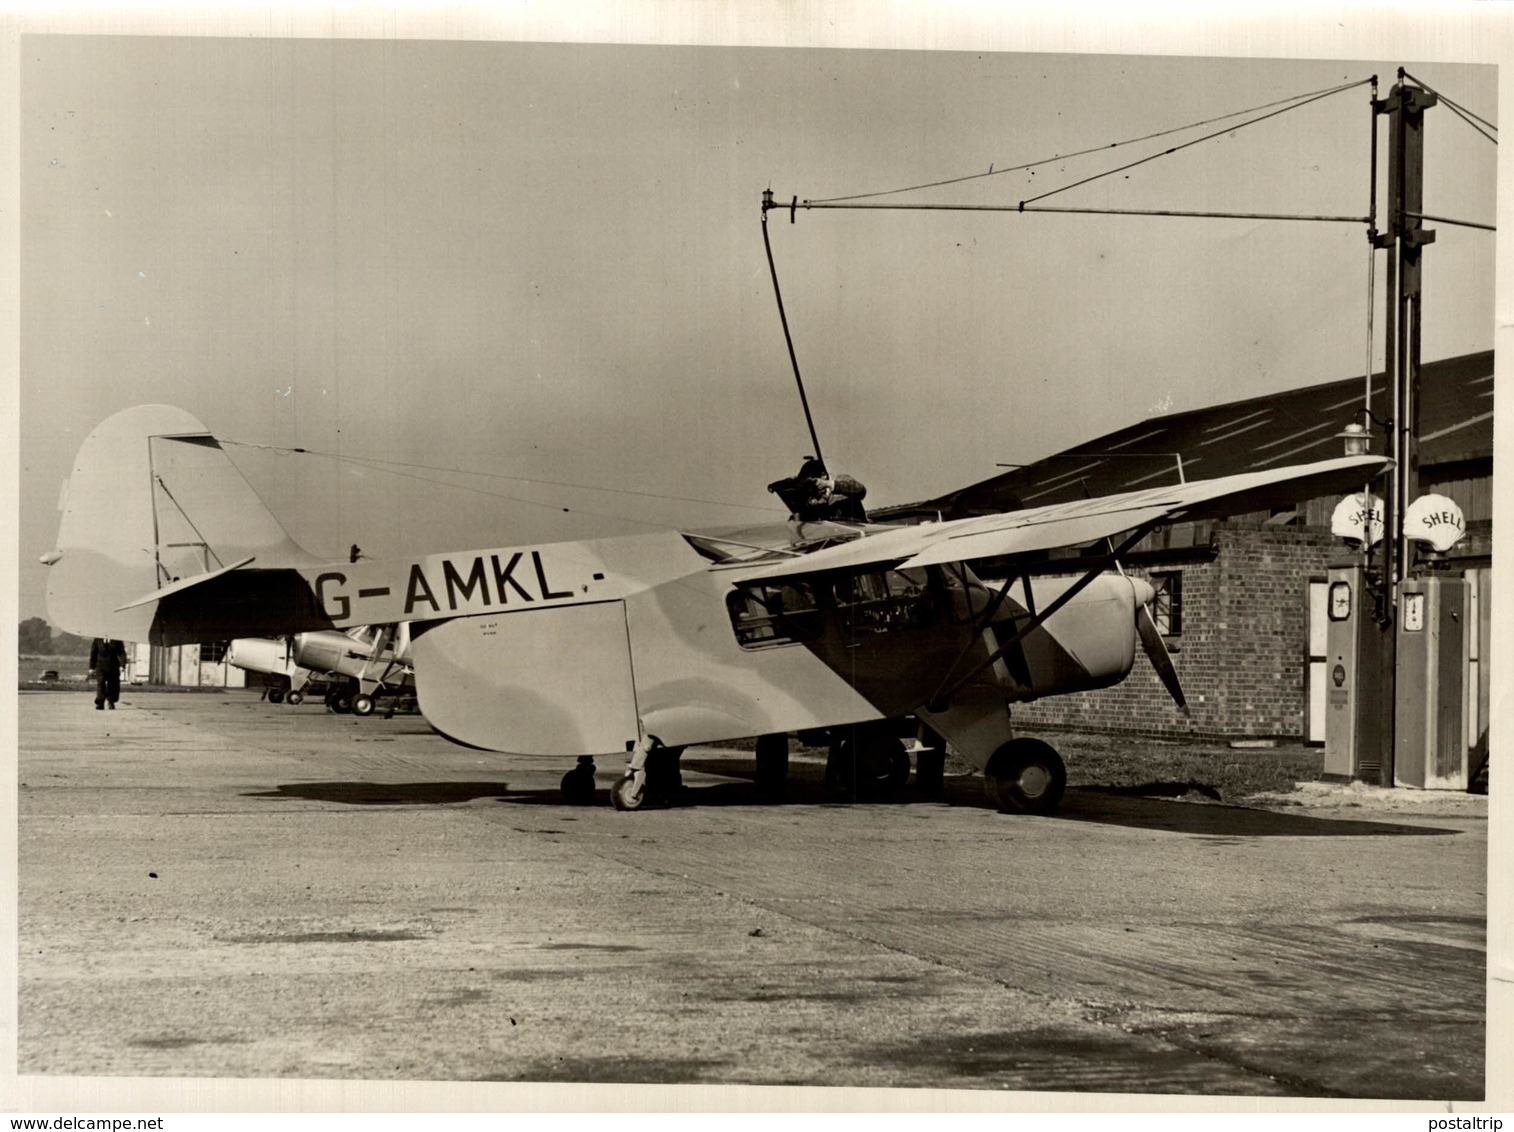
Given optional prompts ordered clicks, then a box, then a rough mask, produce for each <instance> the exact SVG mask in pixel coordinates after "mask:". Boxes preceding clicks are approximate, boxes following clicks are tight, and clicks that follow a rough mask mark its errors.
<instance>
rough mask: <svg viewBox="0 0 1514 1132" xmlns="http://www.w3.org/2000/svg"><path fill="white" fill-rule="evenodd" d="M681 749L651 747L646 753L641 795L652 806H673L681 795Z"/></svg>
mask: <svg viewBox="0 0 1514 1132" xmlns="http://www.w3.org/2000/svg"><path fill="white" fill-rule="evenodd" d="M682 758H683V748H682V747H653V748H652V750H651V751H649V752H647V765H646V772H647V778H646V782H645V783H643V785H642V794H643V795H645V798H646V803H647V804H648V805H654V806H671V805H675V804H676V803H677V802H678V801H679V800H680V798H681V796H682V794H683V767H682V766H681V765H680V761H679V760H681V759H682Z"/></svg>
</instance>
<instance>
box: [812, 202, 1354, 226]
mask: <svg viewBox="0 0 1514 1132" xmlns="http://www.w3.org/2000/svg"><path fill="white" fill-rule="evenodd" d="M799 207H800V208H837V209H880V210H896V211H916V212H1062V213H1075V214H1079V215H1084V216H1178V217H1198V218H1201V219H1219V220H1313V221H1320V222H1324V223H1333V224H1364V223H1366V222H1367V219H1368V218H1367V217H1365V216H1337V215H1312V214H1303V213H1288V212H1198V211H1192V210H1186V209H1176V208H1081V207H1078V206H1074V205H1056V204H1040V205H1036V204H879V203H876V202H875V203H868V204H848V203H844V202H842V203H834V204H833V203H821V202H818V201H817V202H814V203H802V204H800V205H799Z"/></svg>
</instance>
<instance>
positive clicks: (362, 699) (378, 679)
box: [226, 624, 415, 715]
mask: <svg viewBox="0 0 1514 1132" xmlns="http://www.w3.org/2000/svg"><path fill="white" fill-rule="evenodd" d="M226 663H227V664H231V665H235V666H236V667H238V668H243V669H246V670H247V671H249V672H263V673H267V674H269V675H274V676H282V677H284V679H285V680H286V681H287V683H286V684H284V685H282V686H280V687H277V688H274V689H271V690H270V693H269V699H270V700H272V701H273V702H274V703H279V702H281V701H283V700H284V699H285V698H286V697H287V698H288V700H289V702H290V703H291V704H296V705H298V704H299V703H301V702H302V701H303V700H304V698H305V689H306V687H307V686H308V685H309V683H310V678H311V677H312V676H315V675H319V676H324V677H334V678H335V679H334V680H328V681H326V683H328V684H330V688H329V690H328V691H327V693H326V706H327V707H329V708H331V709H332V710H333V711H335V712H337V713H338V714H339V715H340V714H346V713H347V712H351V713H352V714H354V715H372V714H373V712H374V710H375V709H376V707H377V705H378V700H379V698H380V697H387V698H390V699H391V700H392V699H393V698H395V697H399V696H404V695H406V694H407V693H412V692H413V690H414V687H415V677H414V673H413V672H412V670H411V668H410V626H409V625H404V624H402V625H360V626H357V627H356V628H352V629H348V630H346V631H345V632H338V631H337V630H335V629H319V630H315V631H312V632H307V633H295V634H293V635H292V636H287V637H238V638H237V639H235V640H233V641H232V642H231V644H230V645H229V646H228V647H227V649H226Z"/></svg>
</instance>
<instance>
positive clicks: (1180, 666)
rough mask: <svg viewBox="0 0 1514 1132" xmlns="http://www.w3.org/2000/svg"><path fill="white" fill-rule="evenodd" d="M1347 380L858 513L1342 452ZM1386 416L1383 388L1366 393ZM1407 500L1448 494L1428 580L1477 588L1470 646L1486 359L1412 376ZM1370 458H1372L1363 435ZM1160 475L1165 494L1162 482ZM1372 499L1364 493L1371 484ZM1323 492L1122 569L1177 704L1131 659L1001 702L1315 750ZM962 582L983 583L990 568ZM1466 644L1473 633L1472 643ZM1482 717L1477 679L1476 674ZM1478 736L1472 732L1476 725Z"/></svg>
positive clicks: (1096, 720)
mask: <svg viewBox="0 0 1514 1132" xmlns="http://www.w3.org/2000/svg"><path fill="white" fill-rule="evenodd" d="M1363 384H1364V383H1363V381H1362V379H1361V378H1359V377H1358V378H1354V379H1347V380H1344V381H1335V382H1329V383H1326V384H1322V385H1315V386H1311V387H1308V388H1306V389H1300V390H1295V391H1292V392H1288V393H1281V394H1275V395H1271V396H1268V397H1259V398H1253V399H1251V400H1246V401H1237V402H1233V403H1230V404H1225V405H1218V406H1215V407H1213V408H1208V409H1202V410H1196V411H1193V412H1188V413H1178V414H1173V415H1171V416H1166V417H1156V418H1149V419H1147V420H1144V421H1142V422H1140V423H1139V424H1136V425H1132V426H1131V427H1129V428H1126V429H1122V430H1121V431H1119V432H1115V433H1111V434H1109V435H1107V436H1102V437H1099V438H1097V439H1095V440H1091V441H1088V442H1087V443H1085V444H1081V445H1078V446H1077V447H1075V448H1072V449H1069V450H1068V451H1066V452H1061V453H1057V454H1056V455H1054V456H1050V457H1047V458H1046V459H1044V460H1041V461H1038V462H1037V463H1035V464H1032V465H1029V466H1027V467H1023V468H1018V469H1015V470H1014V471H1011V472H1008V473H1006V474H1004V475H1000V476H995V477H994V478H993V479H990V480H985V481H983V482H982V483H978V484H974V485H972V486H970V487H967V488H964V489H962V490H961V491H958V492H955V493H953V494H951V495H949V496H945V497H942V498H941V499H936V500H929V501H926V502H923V503H919V504H910V505H906V506H903V507H896V508H888V509H886V510H884V511H877V512H874V517H875V518H879V519H893V520H900V519H908V518H911V517H926V516H930V517H934V516H935V515H936V514H938V513H939V514H943V515H945V516H946V517H949V518H950V517H957V516H964V515H971V514H975V513H986V512H992V511H1000V510H1006V509H1013V508H1015V507H1021V506H1024V507H1035V506H1041V505H1044V504H1048V503H1058V502H1063V501H1066V500H1069V499H1077V498H1083V497H1084V496H1085V495H1092V496H1098V495H1108V494H1114V493H1116V492H1121V491H1132V490H1136V489H1138V488H1141V487H1146V486H1151V485H1153V484H1156V483H1161V482H1163V480H1162V479H1161V478H1160V477H1163V476H1166V477H1170V478H1171V479H1175V478H1176V477H1177V476H1178V475H1179V471H1178V468H1179V460H1181V466H1182V474H1184V475H1186V476H1187V477H1188V478H1190V479H1196V478H1205V479H1208V478H1213V477H1218V476H1223V475H1231V474H1234V473H1238V472H1244V471H1252V470H1260V469H1263V468H1268V467H1276V466H1279V465H1283V464H1288V463H1304V462H1308V461H1311V460H1323V459H1328V458H1330V457H1332V456H1339V455H1341V454H1343V447H1342V442H1341V441H1340V439H1339V438H1338V437H1337V435H1336V434H1337V433H1339V432H1340V431H1341V430H1342V429H1343V428H1344V427H1345V426H1346V424H1348V423H1350V422H1351V421H1352V420H1359V419H1360V414H1359V411H1358V410H1359V408H1360V406H1361V404H1362V395H1363ZM1373 386H1374V387H1373V406H1374V412H1375V413H1377V415H1378V416H1380V417H1381V416H1386V415H1387V411H1386V404H1387V396H1386V382H1385V380H1384V378H1383V377H1382V375H1378V376H1377V378H1376V379H1375V380H1374V383H1373ZM1421 391H1422V398H1421V400H1422V404H1421V415H1420V491H1421V493H1422V494H1423V493H1429V492H1436V493H1439V494H1442V495H1446V496H1448V497H1450V498H1452V499H1454V500H1455V501H1456V502H1457V504H1458V505H1459V506H1460V507H1461V508H1462V511H1463V513H1464V515H1465V517H1466V520H1467V537H1466V538H1465V539H1463V541H1462V542H1461V544H1459V545H1458V546H1457V547H1456V548H1454V549H1453V550H1452V551H1451V553H1450V555H1449V556H1448V559H1449V560H1448V561H1447V562H1446V563H1445V564H1444V566H1443V567H1442V568H1444V569H1447V570H1450V571H1452V572H1454V573H1458V574H1464V575H1465V576H1467V577H1468V579H1469V581H1471V582H1472V583H1473V585H1474V586H1475V587H1476V588H1477V592H1478V606H1477V608H1478V611H1479V617H1478V621H1479V628H1480V630H1481V633H1480V640H1486V639H1487V633H1488V631H1489V616H1488V615H1489V610H1490V608H1491V604H1492V603H1491V602H1490V601H1489V600H1487V598H1488V596H1489V581H1490V573H1491V570H1490V568H1491V564H1492V477H1493V354H1492V353H1491V352H1487V353H1480V354H1471V355H1467V356H1465V357H1460V358H1452V359H1447V360H1445V361H1440V362H1434V363H1429V364H1426V365H1425V366H1424V367H1423V368H1422V376H1421ZM1373 450H1374V451H1375V452H1378V453H1381V452H1383V451H1384V441H1383V438H1382V435H1381V433H1378V435H1377V436H1376V437H1375V438H1374V445H1373ZM1171 479H1169V481H1168V482H1171ZM1377 490H1379V491H1381V488H1378V489H1377ZM1337 502H1338V499H1336V498H1327V499H1316V500H1310V501H1307V502H1305V503H1302V504H1300V505H1299V506H1298V507H1296V508H1292V509H1286V510H1283V511H1279V512H1277V513H1271V514H1257V515H1245V516H1237V517H1234V518H1231V519H1227V520H1224V521H1219V522H1203V523H1178V524H1173V525H1170V526H1168V527H1165V528H1162V529H1159V530H1157V531H1155V532H1153V533H1152V534H1151V535H1150V536H1149V537H1148V538H1146V539H1145V540H1144V541H1143V542H1142V543H1141V544H1139V545H1138V546H1137V548H1136V549H1135V550H1134V551H1132V552H1131V553H1130V555H1129V556H1128V557H1127V558H1126V559H1125V561H1124V566H1125V569H1126V571H1127V572H1128V573H1130V574H1133V575H1136V576H1140V577H1145V578H1147V579H1148V580H1150V581H1151V582H1152V583H1153V585H1154V586H1155V587H1156V588H1157V591H1158V601H1157V603H1156V610H1155V612H1156V617H1157V622H1158V625H1159V627H1160V628H1161V629H1162V631H1163V636H1164V638H1165V640H1166V641H1167V645H1168V648H1169V649H1170V650H1171V652H1172V654H1173V661H1174V664H1175V666H1176V668H1177V670H1178V675H1179V677H1180V679H1181V681H1182V684H1183V690H1184V692H1185V694H1186V695H1187V698H1188V701H1189V714H1188V715H1186V716H1185V715H1184V714H1183V713H1182V712H1180V711H1178V709H1177V708H1176V706H1175V705H1174V704H1173V702H1172V700H1171V699H1170V698H1169V697H1168V695H1167V693H1166V691H1165V690H1164V689H1163V688H1162V685H1161V682H1160V681H1159V680H1158V679H1157V676H1156V674H1155V673H1154V672H1153V671H1152V669H1151V667H1150V665H1148V664H1146V663H1145V661H1144V659H1141V658H1139V657H1138V658H1137V661H1136V667H1135V670H1134V671H1133V672H1132V673H1131V675H1130V677H1129V679H1127V680H1126V681H1125V682H1124V683H1122V684H1119V685H1117V686H1115V687H1113V688H1108V689H1104V690H1102V691H1098V692H1085V693H1079V694H1075V695H1065V696H1054V697H1051V698H1049V699H1045V700H1040V701H1037V702H1034V703H1028V704H1022V705H1016V707H1015V709H1014V713H1015V719H1016V721H1017V724H1018V725H1019V726H1022V727H1024V728H1026V729H1034V728H1036V727H1053V728H1054V727H1059V726H1061V727H1075V728H1078V729H1082V730H1093V731H1111V732H1137V733H1144V734H1152V735H1174V736H1176V735H1187V736H1194V737H1202V738H1214V739H1226V740H1231V739H1242V738H1285V739H1293V740H1299V739H1303V740H1306V741H1310V742H1323V740H1324V706H1323V705H1324V679H1325V677H1324V660H1323V657H1324V651H1325V650H1324V624H1325V612H1324V599H1325V584H1324V583H1325V572H1326V568H1327V566H1328V565H1329V564H1331V563H1332V562H1337V561H1340V560H1342V559H1344V558H1346V557H1347V550H1346V547H1345V545H1344V543H1343V542H1342V541H1341V540H1340V539H1338V538H1335V537H1334V536H1332V535H1331V534H1330V527H1329V524H1330V513H1331V511H1332V510H1333V509H1334V506H1335V504H1336V503H1337ZM1101 550H1102V547H1089V548H1084V550H1083V551H1081V552H1080V551H1079V550H1078V549H1076V548H1075V549H1072V550H1069V551H1067V552H1064V553H1062V554H1059V555H1057V556H1055V557H1052V558H1049V559H1048V561H1047V562H1046V563H1045V566H1044V569H1043V571H1042V572H1047V573H1051V572H1062V571H1066V572H1075V571H1079V570H1080V569H1082V568H1083V566H1084V563H1085V562H1087V561H1088V560H1089V559H1090V558H1091V557H1092V556H1093V555H1094V554H1096V553H1098V552H1099V551H1101ZM980 573H982V574H984V575H986V576H992V574H993V569H992V564H991V563H990V564H984V565H983V568H982V569H980ZM1474 639H1479V638H1478V635H1477V634H1474ZM1480 676H1481V679H1480V685H1481V704H1480V707H1481V711H1480V712H1479V713H1478V716H1477V717H1478V718H1479V719H1481V720H1484V721H1485V720H1486V719H1487V710H1486V709H1487V672H1486V666H1481V670H1480ZM1484 726H1485V724H1484Z"/></svg>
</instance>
